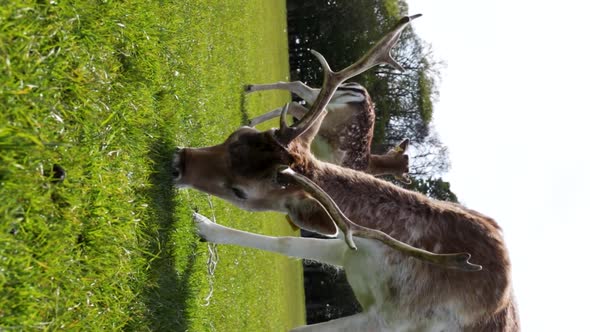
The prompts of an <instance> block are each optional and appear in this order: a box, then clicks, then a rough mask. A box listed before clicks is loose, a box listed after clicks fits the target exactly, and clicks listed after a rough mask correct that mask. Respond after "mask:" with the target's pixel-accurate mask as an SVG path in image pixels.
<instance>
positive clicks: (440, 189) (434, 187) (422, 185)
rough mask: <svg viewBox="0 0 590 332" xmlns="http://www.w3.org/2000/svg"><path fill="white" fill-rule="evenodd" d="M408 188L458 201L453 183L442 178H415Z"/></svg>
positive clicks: (431, 195) (430, 195) (439, 197)
mask: <svg viewBox="0 0 590 332" xmlns="http://www.w3.org/2000/svg"><path fill="white" fill-rule="evenodd" d="M408 189H412V190H415V191H418V192H421V193H423V194H425V195H426V196H428V197H431V198H434V199H438V200H441V201H449V202H455V203H457V202H458V199H457V196H456V195H455V193H453V192H452V191H451V184H450V183H449V182H446V181H444V180H443V179H441V178H428V179H414V180H413V181H412V183H411V184H410V185H409V186H408Z"/></svg>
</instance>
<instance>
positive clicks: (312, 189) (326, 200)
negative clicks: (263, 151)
mask: <svg viewBox="0 0 590 332" xmlns="http://www.w3.org/2000/svg"><path fill="white" fill-rule="evenodd" d="M279 172H280V173H281V174H283V175H287V176H288V177H290V178H291V179H293V180H295V182H297V183H298V184H299V185H301V186H302V187H303V189H304V190H305V191H306V192H307V193H309V194H311V196H312V197H313V198H315V199H316V200H318V202H320V204H321V205H322V206H323V207H324V208H325V209H326V212H328V215H329V216H330V218H332V220H333V221H334V223H335V224H336V226H338V228H339V229H340V230H341V231H342V232H343V233H344V241H346V244H348V246H349V247H350V248H351V249H353V250H356V249H357V248H356V245H355V244H354V240H353V239H352V232H351V230H350V227H349V225H353V224H354V223H353V222H352V221H350V219H348V218H347V217H346V216H345V215H344V213H342V211H341V210H340V208H338V205H336V203H335V202H334V201H333V200H332V198H331V197H330V195H328V194H327V193H326V192H325V191H324V190H323V189H322V188H320V187H319V186H318V185H317V184H315V183H313V181H311V180H310V179H308V178H306V177H305V176H303V175H301V174H297V173H295V172H294V171H293V170H292V169H290V168H289V167H285V168H284V169H282V170H279Z"/></svg>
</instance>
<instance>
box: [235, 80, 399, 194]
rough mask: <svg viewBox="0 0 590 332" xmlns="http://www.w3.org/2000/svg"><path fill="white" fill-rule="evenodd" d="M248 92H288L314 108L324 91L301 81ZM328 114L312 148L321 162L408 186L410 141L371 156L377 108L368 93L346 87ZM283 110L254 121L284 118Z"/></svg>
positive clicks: (300, 111)
mask: <svg viewBox="0 0 590 332" xmlns="http://www.w3.org/2000/svg"><path fill="white" fill-rule="evenodd" d="M245 90H246V92H249V93H250V92H254V91H265V90H287V91H290V92H291V93H294V94H296V95H297V96H299V97H301V98H302V99H303V100H305V102H306V103H308V104H310V105H311V104H313V102H314V101H315V99H316V98H317V96H318V94H319V91H320V89H314V88H311V87H309V86H307V85H306V84H304V83H303V82H301V81H294V82H277V83H274V84H254V85H248V86H246V89H245ZM326 110H327V112H328V114H327V115H326V117H325V118H324V120H323V121H322V124H321V126H320V129H319V131H318V133H317V135H316V137H315V138H314V140H313V142H312V146H311V150H312V153H313V154H314V156H316V157H317V158H318V159H320V160H322V161H327V162H330V163H333V164H336V165H340V166H344V167H348V168H352V169H355V170H358V171H364V172H366V173H369V174H373V175H387V174H391V175H393V176H395V177H396V178H398V179H400V180H403V181H405V182H408V181H409V178H408V175H407V173H408V172H409V168H408V164H409V158H408V155H406V154H405V152H406V149H407V147H408V142H409V141H408V140H407V139H406V140H403V141H402V142H401V143H400V144H399V145H397V146H395V147H394V148H392V149H390V150H389V151H388V152H387V153H385V154H382V155H379V154H372V153H371V142H372V140H373V129H374V126H375V105H374V104H373V102H372V100H371V96H370V95H369V93H368V92H367V90H366V89H365V88H364V87H363V86H362V85H360V84H358V83H344V84H342V85H341V86H340V87H338V89H337V90H336V93H335V94H334V96H333V97H332V99H331V100H330V103H329V104H328V105H327V106H326ZM280 112H281V108H278V109H275V110H273V111H270V112H268V113H265V114H263V115H260V116H258V117H256V118H254V119H252V120H251V121H250V125H251V126H255V125H257V124H259V123H262V122H264V121H268V120H270V119H272V118H276V117H278V116H279V115H280ZM306 112H307V109H305V108H304V107H302V106H299V105H298V104H297V105H294V106H293V107H290V108H289V113H291V115H293V116H294V117H296V118H301V117H302V116H303V115H304V114H305V113H306Z"/></svg>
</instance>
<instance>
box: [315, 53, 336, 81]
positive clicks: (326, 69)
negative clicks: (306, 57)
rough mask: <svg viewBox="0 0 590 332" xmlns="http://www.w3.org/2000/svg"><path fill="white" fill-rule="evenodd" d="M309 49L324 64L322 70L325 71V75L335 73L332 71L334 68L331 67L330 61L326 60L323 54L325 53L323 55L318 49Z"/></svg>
mask: <svg viewBox="0 0 590 332" xmlns="http://www.w3.org/2000/svg"><path fill="white" fill-rule="evenodd" d="M309 51H310V52H311V54H313V55H314V56H315V57H316V58H317V59H318V61H319V62H320V65H321V66H322V70H323V71H324V76H325V75H330V74H332V73H334V72H333V71H332V69H331V68H330V65H329V64H328V61H326V58H324V56H323V55H322V54H321V53H320V52H318V51H316V50H309Z"/></svg>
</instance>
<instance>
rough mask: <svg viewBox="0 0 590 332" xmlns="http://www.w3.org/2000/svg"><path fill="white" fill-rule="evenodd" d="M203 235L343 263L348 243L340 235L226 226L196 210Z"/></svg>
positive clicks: (209, 238)
mask: <svg viewBox="0 0 590 332" xmlns="http://www.w3.org/2000/svg"><path fill="white" fill-rule="evenodd" d="M193 219H194V221H195V226H196V228H197V233H198V234H199V236H200V237H201V238H203V239H205V240H207V241H209V242H213V243H218V244H235V245H239V246H242V247H248V248H256V249H261V250H266V251H270V252H276V253H279V254H283V255H286V256H290V257H296V258H305V259H312V260H315V261H318V262H321V263H325V264H330V265H335V266H342V265H343V263H344V257H345V253H346V251H347V250H348V247H347V246H346V244H345V243H344V241H341V240H338V239H331V240H324V239H311V238H299V237H288V236H285V237H273V236H266V235H260V234H254V233H249V232H244V231H240V230H237V229H233V228H229V227H225V226H222V225H219V224H216V223H214V222H212V221H210V220H209V219H208V218H207V217H205V216H203V215H201V214H198V213H196V212H195V213H193Z"/></svg>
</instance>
